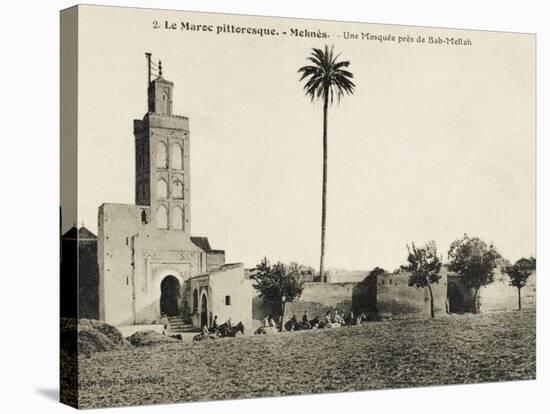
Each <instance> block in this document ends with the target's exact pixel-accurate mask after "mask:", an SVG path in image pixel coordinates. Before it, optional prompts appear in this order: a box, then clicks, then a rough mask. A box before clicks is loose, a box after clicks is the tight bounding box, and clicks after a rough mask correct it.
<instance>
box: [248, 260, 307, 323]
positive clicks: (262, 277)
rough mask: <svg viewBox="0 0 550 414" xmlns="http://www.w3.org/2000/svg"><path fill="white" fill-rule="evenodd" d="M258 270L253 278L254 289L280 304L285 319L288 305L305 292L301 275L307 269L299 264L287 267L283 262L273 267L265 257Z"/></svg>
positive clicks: (265, 297) (261, 295)
mask: <svg viewBox="0 0 550 414" xmlns="http://www.w3.org/2000/svg"><path fill="white" fill-rule="evenodd" d="M256 270H257V271H256V274H255V275H254V276H253V279H254V285H253V286H254V288H255V289H256V290H257V291H258V292H259V293H260V297H262V298H263V299H266V300H268V301H270V302H272V303H275V304H278V305H279V306H280V309H281V316H282V317H284V315H285V306H286V303H287V302H293V301H294V300H295V299H297V298H299V297H300V295H301V294H302V291H303V290H304V280H303V278H302V276H301V275H302V273H303V272H304V271H305V272H307V268H305V267H304V266H300V265H298V264H297V263H291V264H290V265H288V266H287V265H285V264H284V263H281V262H278V263H277V264H275V265H273V266H271V265H270V264H269V262H268V260H267V258H265V257H264V259H263V260H262V261H261V263H260V264H259V265H257V266H256Z"/></svg>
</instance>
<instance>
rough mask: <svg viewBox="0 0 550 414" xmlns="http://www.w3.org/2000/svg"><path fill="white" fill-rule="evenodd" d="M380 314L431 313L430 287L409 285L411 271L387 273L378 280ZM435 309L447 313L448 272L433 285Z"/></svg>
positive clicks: (377, 306) (405, 315)
mask: <svg viewBox="0 0 550 414" xmlns="http://www.w3.org/2000/svg"><path fill="white" fill-rule="evenodd" d="M377 282H378V283H377V296H376V297H377V303H376V308H377V311H378V314H379V315H380V316H382V317H394V318H403V317H415V316H425V315H426V316H429V315H430V293H429V290H428V288H427V287H426V288H415V287H411V286H409V273H408V272H399V273H392V274H385V275H381V276H379V277H378V280H377ZM432 292H433V297H434V311H435V312H436V313H445V312H446V308H445V301H446V298H447V274H446V272H445V271H442V277H441V279H440V280H439V282H438V283H435V284H433V285H432Z"/></svg>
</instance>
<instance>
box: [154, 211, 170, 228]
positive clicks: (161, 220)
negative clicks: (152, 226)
mask: <svg viewBox="0 0 550 414" xmlns="http://www.w3.org/2000/svg"><path fill="white" fill-rule="evenodd" d="M156 219H157V228H159V229H167V228H168V210H167V209H166V207H165V206H159V208H158V209H157V217H156Z"/></svg>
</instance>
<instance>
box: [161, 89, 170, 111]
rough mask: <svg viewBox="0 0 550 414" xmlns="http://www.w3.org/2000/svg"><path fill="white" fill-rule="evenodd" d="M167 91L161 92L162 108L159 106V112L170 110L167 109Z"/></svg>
mask: <svg viewBox="0 0 550 414" xmlns="http://www.w3.org/2000/svg"><path fill="white" fill-rule="evenodd" d="M168 103H169V101H168V93H166V92H163V93H162V108H161V113H162V114H169V113H170V111H169V110H168Z"/></svg>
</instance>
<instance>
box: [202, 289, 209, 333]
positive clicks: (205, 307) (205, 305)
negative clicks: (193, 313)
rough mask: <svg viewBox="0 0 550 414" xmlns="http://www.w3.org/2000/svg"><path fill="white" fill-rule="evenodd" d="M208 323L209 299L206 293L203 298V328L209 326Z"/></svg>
mask: <svg viewBox="0 0 550 414" xmlns="http://www.w3.org/2000/svg"><path fill="white" fill-rule="evenodd" d="M208 322H209V321H208V298H207V296H206V293H203V294H202V297H201V323H200V325H201V327H202V326H203V325H206V326H209V325H210V324H209V323H208Z"/></svg>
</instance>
